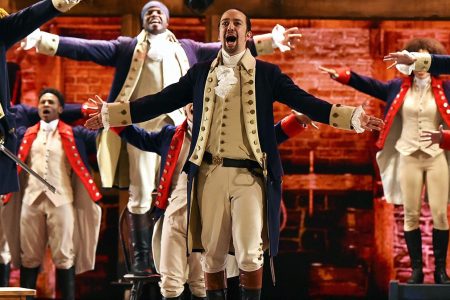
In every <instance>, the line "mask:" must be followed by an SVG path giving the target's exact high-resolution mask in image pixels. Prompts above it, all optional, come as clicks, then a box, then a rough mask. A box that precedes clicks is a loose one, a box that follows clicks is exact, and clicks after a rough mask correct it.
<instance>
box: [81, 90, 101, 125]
mask: <svg viewBox="0 0 450 300" xmlns="http://www.w3.org/2000/svg"><path fill="white" fill-rule="evenodd" d="M89 102H90V103H91V104H92V107H91V108H92V109H93V110H94V111H95V112H93V113H91V114H89V117H90V118H89V119H88V120H87V121H86V123H84V126H85V127H86V128H88V129H91V130H97V129H100V128H102V127H103V121H102V114H101V112H102V108H103V105H104V104H105V105H106V102H105V101H103V100H102V98H100V96H98V95H95V98H94V99H92V98H89Z"/></svg>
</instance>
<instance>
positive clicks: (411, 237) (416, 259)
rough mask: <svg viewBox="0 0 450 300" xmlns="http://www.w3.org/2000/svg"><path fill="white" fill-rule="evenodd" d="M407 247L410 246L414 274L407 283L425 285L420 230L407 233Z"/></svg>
mask: <svg viewBox="0 0 450 300" xmlns="http://www.w3.org/2000/svg"><path fill="white" fill-rule="evenodd" d="M405 240H406V245H407V246H408V252H409V257H410V259H411V268H412V273H411V277H410V278H409V279H408V281H407V283H410V284H419V283H423V277H424V276H423V271H422V266H423V263H422V234H421V232H420V228H417V229H414V230H411V231H405Z"/></svg>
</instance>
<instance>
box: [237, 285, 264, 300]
mask: <svg viewBox="0 0 450 300" xmlns="http://www.w3.org/2000/svg"><path fill="white" fill-rule="evenodd" d="M260 298H261V290H260V289H258V290H250V289H246V288H243V287H241V300H259V299H260Z"/></svg>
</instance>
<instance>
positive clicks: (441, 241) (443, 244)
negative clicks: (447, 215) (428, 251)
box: [433, 229, 450, 284]
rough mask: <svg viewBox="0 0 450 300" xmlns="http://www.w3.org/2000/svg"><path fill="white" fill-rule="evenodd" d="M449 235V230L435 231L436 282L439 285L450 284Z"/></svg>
mask: <svg viewBox="0 0 450 300" xmlns="http://www.w3.org/2000/svg"><path fill="white" fill-rule="evenodd" d="M448 233H449V231H448V230H438V229H433V250H434V266H435V269H434V282H435V283H437V284H450V278H448V276H447V271H446V262H447V249H448Z"/></svg>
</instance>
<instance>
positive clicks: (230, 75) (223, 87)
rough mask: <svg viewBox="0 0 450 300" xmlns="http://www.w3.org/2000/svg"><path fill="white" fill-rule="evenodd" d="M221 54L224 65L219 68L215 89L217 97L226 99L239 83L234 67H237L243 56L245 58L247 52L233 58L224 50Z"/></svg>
mask: <svg viewBox="0 0 450 300" xmlns="http://www.w3.org/2000/svg"><path fill="white" fill-rule="evenodd" d="M221 54H222V63H223V65H220V66H218V67H217V70H216V76H217V86H216V87H215V88H214V90H215V93H216V95H217V96H219V97H221V98H225V97H226V96H227V95H228V93H229V92H230V90H231V89H232V88H233V85H235V84H236V83H237V82H238V79H237V78H236V76H234V70H233V67H235V66H236V65H237V63H238V62H239V61H240V60H241V58H242V56H244V54H245V50H244V51H242V52H241V53H238V54H236V55H233V56H231V55H229V54H228V53H226V52H225V51H224V50H223V49H222V53H221Z"/></svg>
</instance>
